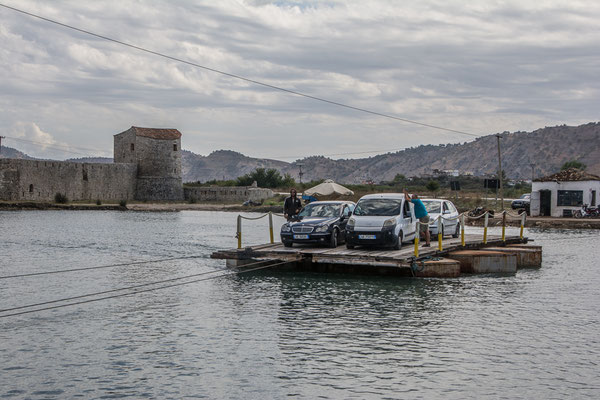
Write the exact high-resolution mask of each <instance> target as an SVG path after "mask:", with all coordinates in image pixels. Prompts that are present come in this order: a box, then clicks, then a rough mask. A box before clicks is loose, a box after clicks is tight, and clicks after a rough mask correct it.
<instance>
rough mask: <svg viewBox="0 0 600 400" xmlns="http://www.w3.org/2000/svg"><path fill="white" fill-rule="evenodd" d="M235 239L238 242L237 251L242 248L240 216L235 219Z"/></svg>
mask: <svg viewBox="0 0 600 400" xmlns="http://www.w3.org/2000/svg"><path fill="white" fill-rule="evenodd" d="M236 237H237V240H238V247H237V248H238V249H241V248H242V216H241V215H238V217H237V233H236Z"/></svg>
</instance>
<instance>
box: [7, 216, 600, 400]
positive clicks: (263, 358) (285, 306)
mask: <svg viewBox="0 0 600 400" xmlns="http://www.w3.org/2000/svg"><path fill="white" fill-rule="evenodd" d="M248 227H249V229H248V230H247V231H246V236H245V240H247V241H248V243H260V242H264V241H265V238H266V237H268V231H266V230H263V229H262V228H264V226H262V225H260V223H259V222H257V223H256V224H255V225H248ZM234 231H235V214H229V213H201V212H182V213H116V212H101V213H87V212H78V213H68V212H66V213H65V212H23V213H21V212H15V213H5V212H0V232H3V234H2V235H3V236H2V237H0V239H2V240H0V255H2V256H3V258H2V260H4V261H3V263H2V264H0V273H1V274H2V275H7V274H11V273H18V272H26V271H39V270H50V269H63V268H65V267H74V266H91V265H101V264H110V263H113V262H119V261H120V262H123V261H126V260H136V261H137V260H144V259H145V260H149V259H157V258H165V257H176V256H189V255H200V256H203V257H206V258H201V259H195V260H178V261H171V262H163V263H156V264H144V265H136V266H129V267H128V266H123V267H119V268H115V269H107V270H95V271H94V270H92V271H84V272H80V273H77V274H69V275H64V276H58V275H56V276H46V277H44V278H42V279H40V278H36V279H23V280H17V279H15V280H5V281H0V305H1V308H6V307H8V306H14V305H20V304H24V303H31V302H34V301H44V300H49V299H55V298H60V297H67V296H71V295H78V294H82V293H91V292H96V291H100V290H106V289H112V288H115V287H123V286H129V285H136V284H142V283H145V282H152V281H158V280H162V279H168V278H170V277H173V276H181V275H187V274H192V273H200V272H207V271H216V272H224V265H223V263H222V262H221V261H218V260H211V259H209V258H208V257H209V255H210V253H211V252H212V251H214V250H216V249H220V248H223V247H234V246H235V238H234V237H233V234H234ZM469 231H470V232H471V233H481V230H479V228H469ZM7 232H10V234H9V233H7ZM57 232H60V234H57ZM497 233H499V231H494V229H491V230H490V234H497ZM508 233H509V234H514V233H518V229H515V230H514V231H510V230H508ZM528 234H529V235H530V236H532V237H533V238H534V239H535V240H536V242H535V244H540V245H543V246H544V261H543V267H542V268H541V269H540V270H520V271H519V272H518V273H517V274H514V275H508V276H473V277H461V278H459V279H410V278H408V279H406V278H392V279H390V278H383V277H364V276H346V275H340V274H324V275H321V274H318V273H311V272H303V273H298V272H280V271H269V272H267V271H263V272H260V273H253V274H248V275H244V274H241V275H234V276H229V277H222V278H219V279H214V280H209V281H205V282H199V283H195V284H192V285H185V286H179V287H176V288H171V289H166V290H162V291H156V292H148V293H143V294H138V295H135V296H127V297H122V298H118V299H112V300H106V301H102V302H97V303H89V304H86V305H81V306H77V307H72V308H64V309H59V310H54V311H51V312H44V313H39V314H31V315H28V316H21V317H17V318H10V319H0V359H1V360H2V364H3V366H2V367H1V371H2V373H1V374H0V396H4V397H11V396H12V397H16V398H72V397H77V396H82V397H85V398H101V397H109V398H110V397H120V396H129V397H133V398H151V397H154V398H183V397H192V398H202V397H204V398H264V397H271V398H282V397H287V396H294V397H298V398H317V397H324V398H361V399H363V398H419V397H420V398H427V399H435V398H461V399H463V398H481V397H493V398H507V399H512V398H540V397H543V398H552V397H554V398H586V397H587V398H597V397H598V395H599V394H600V387H599V386H598V384H597V382H598V373H597V362H596V360H597V359H598V358H599V356H600V343H598V342H599V340H598V339H597V332H596V331H597V327H598V324H599V322H600V321H599V317H598V313H597V312H596V310H597V308H598V307H600V294H599V293H600V292H598V290H597V288H598V286H599V285H600V273H599V272H598V268H597V265H598V262H597V260H598V255H599V253H598V250H597V249H596V247H595V246H593V244H594V243H596V242H598V239H600V235H599V233H598V232H597V231H570V230H565V231H549V230H547V231H542V230H528Z"/></svg>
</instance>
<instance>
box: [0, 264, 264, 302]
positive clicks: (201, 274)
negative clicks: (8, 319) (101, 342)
mask: <svg viewBox="0 0 600 400" xmlns="http://www.w3.org/2000/svg"><path fill="white" fill-rule="evenodd" d="M260 263H264V261H257V262H255V263H251V264H246V265H245V266H249V265H255V264H260ZM217 272H220V271H206V272H200V273H197V274H191V275H186V276H180V277H177V278H170V279H165V280H162V281H155V282H149V283H142V284H139V285H134V286H128V287H124V288H119V289H110V290H104V291H102V292H96V293H89V294H82V295H79V296H73V297H65V298H62V299H57V300H49V301H44V302H41V303H34V304H27V305H24V306H18V307H12V308H5V309H0V312H7V311H16V310H22V309H25V308H31V307H39V306H43V305H47V304H53V303H61V302H64V301H70V300H77V299H82V298H85V297H93V296H99V295H102V294H107V293H114V292H121V291H123V290H131V289H137V288H140V287H145V286H152V285H158V284H160V283H167V282H175V281H180V280H182V279H189V278H195V277H198V276H203V275H208V274H214V273H217Z"/></svg>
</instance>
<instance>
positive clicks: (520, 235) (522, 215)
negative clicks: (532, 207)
mask: <svg viewBox="0 0 600 400" xmlns="http://www.w3.org/2000/svg"><path fill="white" fill-rule="evenodd" d="M526 215H527V211H523V212H522V213H521V233H520V234H519V237H520V238H521V239H523V228H524V227H525V216H526Z"/></svg>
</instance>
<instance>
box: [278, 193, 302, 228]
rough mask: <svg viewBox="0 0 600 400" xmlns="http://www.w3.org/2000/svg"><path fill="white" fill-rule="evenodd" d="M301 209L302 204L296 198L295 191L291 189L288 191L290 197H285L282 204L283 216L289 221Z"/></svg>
mask: <svg viewBox="0 0 600 400" xmlns="http://www.w3.org/2000/svg"><path fill="white" fill-rule="evenodd" d="M301 208H302V202H301V201H300V199H299V198H298V197H296V189H294V188H292V189H291V190H290V197H287V198H286V199H285V201H284V202H283V216H284V217H285V218H287V220H288V221H289V220H291V219H292V218H293V217H295V216H296V215H298V213H299V212H300V209H301Z"/></svg>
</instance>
